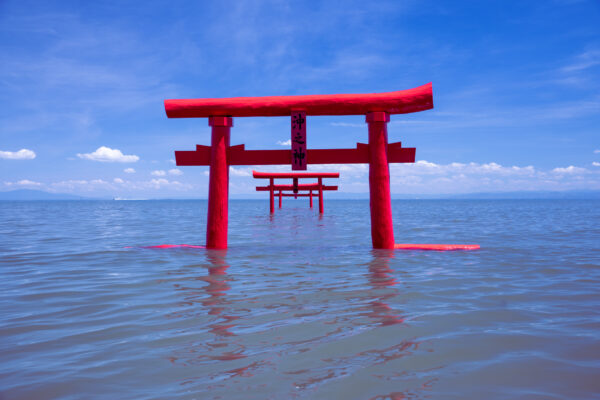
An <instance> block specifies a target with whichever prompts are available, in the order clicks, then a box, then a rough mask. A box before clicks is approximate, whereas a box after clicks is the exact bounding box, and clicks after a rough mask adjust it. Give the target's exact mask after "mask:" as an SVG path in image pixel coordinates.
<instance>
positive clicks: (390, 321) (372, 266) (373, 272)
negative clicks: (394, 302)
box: [367, 250, 404, 326]
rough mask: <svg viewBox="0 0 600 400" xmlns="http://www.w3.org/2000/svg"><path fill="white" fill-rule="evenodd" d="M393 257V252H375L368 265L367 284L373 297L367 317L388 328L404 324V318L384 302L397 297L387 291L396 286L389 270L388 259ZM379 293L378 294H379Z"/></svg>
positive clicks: (395, 293) (392, 292)
mask: <svg viewBox="0 0 600 400" xmlns="http://www.w3.org/2000/svg"><path fill="white" fill-rule="evenodd" d="M393 257H394V252H393V251H386V250H376V251H374V252H373V259H372V260H371V262H370V263H369V283H370V284H371V287H372V288H373V293H374V294H375V297H374V299H373V301H371V303H370V305H371V312H370V313H367V316H368V317H370V318H373V319H375V320H378V321H379V323H380V325H381V326H389V325H395V324H400V323H402V322H404V318H403V317H402V316H400V315H397V312H396V311H395V310H394V309H393V308H392V307H390V306H389V305H388V304H387V302H386V301H389V300H390V299H392V298H393V297H396V296H397V292H396V291H387V290H386V289H387V288H391V287H393V286H395V285H397V284H398V281H397V280H396V278H394V276H393V273H394V270H393V269H392V268H390V259H392V258H393ZM379 293H380V294H379Z"/></svg>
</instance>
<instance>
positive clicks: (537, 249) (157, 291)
mask: <svg viewBox="0 0 600 400" xmlns="http://www.w3.org/2000/svg"><path fill="white" fill-rule="evenodd" d="M393 213H394V221H395V235H396V242H397V243H477V244H480V245H481V250H479V251H474V252H420V251H395V252H394V251H391V252H390V251H373V250H371V243H370V227H369V204H368V201H327V200H326V202H325V215H324V216H323V217H319V215H318V214H317V212H316V210H310V209H309V208H308V207H307V200H306V199H302V200H296V201H294V200H289V199H286V201H284V208H283V209H282V210H276V213H275V214H274V215H273V216H269V214H268V201H267V200H264V201H231V202H230V225H229V246H230V248H229V249H228V250H227V251H226V252H223V251H208V250H203V249H144V248H140V247H141V246H150V245H158V244H163V243H187V244H204V240H205V238H204V234H205V222H206V202H205V201H139V202H136V201H73V202H70V201H54V202H42V201H40V202H0V399H53V398H61V399H83V398H102V399H103V398H106V399H115V398H119V399H172V398H175V399H213V398H215V399H218V398H220V399H287V398H300V399H334V398H344V399H405V398H406V399H421V398H433V399H438V398H439V399H484V398H485V399H507V398H510V399H593V398H600V395H599V394H598V393H600V380H599V379H598V377H599V376H600V341H599V339H600V295H599V290H600V289H599V288H600V201H585V200H537V201H535V200H521V201H510V200H499V201H493V200H489V201H475V200H460V201H445V200H424V201H417V200H408V201H394V202H393ZM126 246H137V247H134V248H125V247H126Z"/></svg>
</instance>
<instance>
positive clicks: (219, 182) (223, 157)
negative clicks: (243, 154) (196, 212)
mask: <svg viewBox="0 0 600 400" xmlns="http://www.w3.org/2000/svg"><path fill="white" fill-rule="evenodd" d="M208 124H209V125H210V126H211V127H212V137H211V150H210V177H209V184H208V218H207V224H206V247H207V248H209V249H226V248H227V225H228V202H229V165H228V164H227V148H228V147H229V137H230V131H231V127H232V126H233V118H231V117H210V118H209V119H208Z"/></svg>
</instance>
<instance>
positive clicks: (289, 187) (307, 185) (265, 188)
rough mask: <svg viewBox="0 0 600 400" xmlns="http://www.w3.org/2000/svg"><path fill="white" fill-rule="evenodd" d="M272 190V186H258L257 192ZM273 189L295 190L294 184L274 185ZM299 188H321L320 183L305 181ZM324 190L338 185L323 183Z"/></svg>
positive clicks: (334, 188)
mask: <svg viewBox="0 0 600 400" xmlns="http://www.w3.org/2000/svg"><path fill="white" fill-rule="evenodd" d="M269 190H271V187H270V186H257V187H256V191H257V192H268V191H269ZM273 190H292V191H293V190H294V185H273ZM298 190H319V184H318V183H303V184H301V185H298ZM323 190H338V187H337V186H325V185H323Z"/></svg>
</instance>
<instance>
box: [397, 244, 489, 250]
mask: <svg viewBox="0 0 600 400" xmlns="http://www.w3.org/2000/svg"><path fill="white" fill-rule="evenodd" d="M394 249H399V250H434V251H452V250H479V245H478V244H406V243H396V244H395V245H394Z"/></svg>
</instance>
